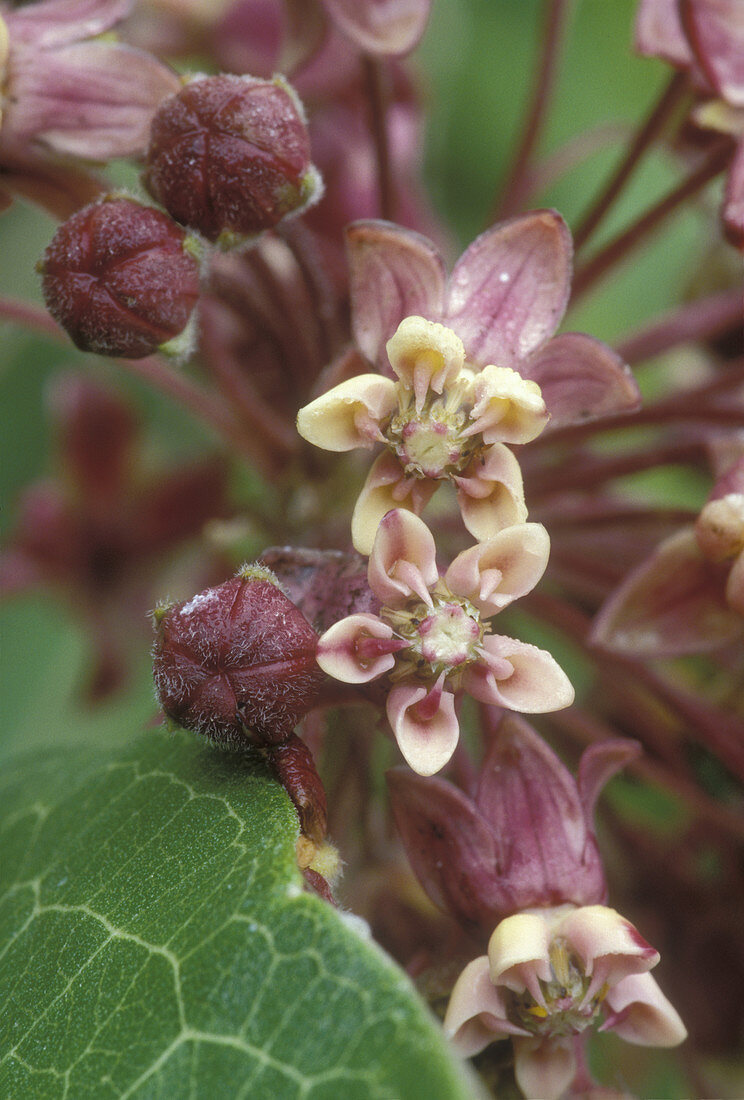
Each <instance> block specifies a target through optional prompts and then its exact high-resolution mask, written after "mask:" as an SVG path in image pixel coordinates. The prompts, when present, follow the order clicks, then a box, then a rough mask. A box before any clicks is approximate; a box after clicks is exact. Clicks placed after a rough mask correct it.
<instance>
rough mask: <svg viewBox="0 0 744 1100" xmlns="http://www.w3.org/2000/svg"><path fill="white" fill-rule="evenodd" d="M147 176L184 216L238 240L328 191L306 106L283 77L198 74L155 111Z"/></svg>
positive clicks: (222, 238)
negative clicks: (313, 158) (314, 154)
mask: <svg viewBox="0 0 744 1100" xmlns="http://www.w3.org/2000/svg"><path fill="white" fill-rule="evenodd" d="M144 183H145V186H146V187H147V189H148V191H149V192H150V194H151V195H152V196H153V198H155V199H156V200H157V201H158V202H160V203H162V205H163V206H164V207H165V208H166V210H167V211H168V212H169V213H170V214H171V215H172V216H173V217H174V218H175V219H176V220H177V221H179V222H181V223H183V224H184V225H187V226H189V227H191V228H192V229H195V230H198V232H199V233H201V234H203V236H205V237H206V238H207V239H208V240H210V241H219V242H220V243H221V244H223V243H232V241H233V240H234V238H235V237H237V238H242V237H246V236H252V235H253V234H256V233H259V232H261V231H262V230H264V229H269V228H271V227H272V226H274V225H276V224H277V222H279V221H281V219H282V218H283V217H285V216H286V215H287V214H291V213H293V212H297V211H299V210H302V209H303V208H304V207H306V206H307V205H308V204H309V203H310V202H311V201H312V200H313V199H316V198H318V197H319V196H320V187H321V185H320V178H319V176H318V173H317V171H316V170H315V168H313V166H312V165H311V163H310V139H309V137H308V132H307V128H306V126H305V120H304V117H303V112H302V107H301V104H300V102H299V100H298V99H297V97H296V95H295V93H294V92H293V90H292V89H291V88H290V86H289V85H288V84H287V83H286V82H285V81H284V80H282V79H281V78H280V77H275V78H274V79H273V80H259V79H257V78H255V77H251V76H226V75H222V76H209V77H197V78H195V79H194V80H191V81H190V82H189V83H188V84H186V85H185V87H184V88H182V89H181V91H180V92H179V93H178V94H177V95H175V96H171V97H170V98H169V99H166V100H165V101H164V102H163V104H162V106H161V107H160V110H159V111H158V113H157V114H156V116H155V119H154V121H153V125H152V130H151V139H150V147H149V150H148V153H147V167H146V169H145V173H144Z"/></svg>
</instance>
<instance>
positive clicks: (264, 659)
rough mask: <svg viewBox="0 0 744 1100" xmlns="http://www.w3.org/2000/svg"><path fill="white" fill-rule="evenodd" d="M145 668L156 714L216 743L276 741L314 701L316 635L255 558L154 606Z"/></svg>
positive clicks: (319, 677) (319, 679)
mask: <svg viewBox="0 0 744 1100" xmlns="http://www.w3.org/2000/svg"><path fill="white" fill-rule="evenodd" d="M154 621H155V631H156V636H155V644H154V647H153V671H154V677H155V688H156V691H157V695H158V699H159V700H160V704H161V706H162V708H163V710H164V711H165V713H166V715H167V716H168V717H169V718H171V719H173V720H174V721H175V722H178V723H179V725H181V726H184V727H185V728H186V729H191V730H194V731H195V732H197V733H202V734H204V735H205V736H206V737H209V738H210V739H211V740H214V741H218V742H220V743H222V744H230V743H234V744H241V743H242V744H245V743H247V742H255V741H259V742H260V743H261V744H263V745H266V744H268V745H276V744H279V743H281V742H285V741H286V740H287V739H288V738H289V737H290V735H291V733H292V729H293V727H294V726H295V725H296V724H297V722H298V721H299V720H300V718H302V717H303V715H305V714H306V713H307V711H308V710H310V708H311V707H312V706H313V704H314V703H315V701H316V699H317V696H318V690H319V687H320V684H321V682H322V680H323V675H322V673H321V672H320V670H319V669H318V666H317V665H316V663H315V649H316V644H317V635H316V634H315V631H314V630H313V629H312V627H311V626H310V624H309V623H308V622H307V620H306V619H305V617H304V616H303V615H302V613H301V612H300V611H298V610H297V608H296V607H295V606H294V604H293V603H292V602H291V601H290V600H289V599H287V597H286V596H285V595H284V593H283V592H282V590H281V589H280V588H279V585H278V582H277V580H276V577H275V576H274V574H273V573H272V572H271V570H269V569H266V568H265V567H264V566H260V565H257V566H243V568H242V569H241V570H240V572H239V573H238V574H237V576H236V577H233V578H232V579H231V580H229V581H225V582H224V583H223V584H220V585H218V586H217V587H216V588H208V589H207V590H206V591H205V592H200V593H199V594H198V595H196V596H194V597H193V599H191V600H189V601H188V602H187V603H181V604H176V605H174V606H171V607H168V606H164V607H160V608H157V609H156V610H155V613H154Z"/></svg>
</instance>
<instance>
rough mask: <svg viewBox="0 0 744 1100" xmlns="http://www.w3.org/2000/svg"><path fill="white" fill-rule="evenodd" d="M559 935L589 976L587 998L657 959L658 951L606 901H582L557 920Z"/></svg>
mask: <svg viewBox="0 0 744 1100" xmlns="http://www.w3.org/2000/svg"><path fill="white" fill-rule="evenodd" d="M560 936H561V937H562V938H565V940H566V942H567V943H568V944H569V945H570V947H571V948H572V949H573V950H574V951H575V952H576V954H577V955H578V957H579V958H580V959H581V960H582V962H583V964H584V972H585V973H586V974H587V976H591V979H592V980H591V983H590V985H589V989H588V990H587V993H586V1000H587V1001H588V1000H590V999H591V998H592V997H593V996H594V995H595V994H596V993H597V992H598V990H599V989H600V988H601V986H603V985H604V984H605V982H606V983H607V985H609V986H613V985H617V983H618V982H620V981H622V979H623V978H626V977H628V975H630V974H642V973H644V972H645V971H646V970H651V968H652V967H654V966H656V964H657V962H658V961H659V952H658V951H656V950H655V948H653V947H652V946H651V944H650V943H647V942H646V940H644V938H643V936H641V934H640V932H639V931H638V930H637V929H636V928H635V927H634V926H633V925H632V924H631V923H630V921H627V920H626V919H625V917H622V916H620V914H619V913H617V912H616V911H615V910H614V909H609V908H608V907H607V906H606V905H584V906H581V908H579V909H574V910H572V911H571V912H569V913H567V914H566V916H565V917H564V918H563V920H562V921H561V924H560Z"/></svg>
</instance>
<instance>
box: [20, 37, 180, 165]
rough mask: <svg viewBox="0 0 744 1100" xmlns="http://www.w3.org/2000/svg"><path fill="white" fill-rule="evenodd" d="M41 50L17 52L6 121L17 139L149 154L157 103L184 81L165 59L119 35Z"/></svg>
mask: <svg viewBox="0 0 744 1100" xmlns="http://www.w3.org/2000/svg"><path fill="white" fill-rule="evenodd" d="M18 52H19V53H20V51H18ZM43 57H44V60H43V64H42V63H41V62H40V60H39V55H38V54H37V53H36V52H35V51H33V50H24V51H23V56H22V57H18V56H17V57H16V60H15V65H14V73H13V103H12V105H10V106H9V108H8V110H7V111H6V113H5V114H4V116H3V127H4V129H5V130H6V131H9V136H10V135H12V137H13V138H14V139H16V140H31V139H35V140H41V141H43V142H44V143H45V144H46V145H48V146H50V147H51V148H53V149H54V151H55V152H57V153H62V154H69V155H71V156H76V157H84V158H85V159H87V160H108V159H109V158H111V157H124V156H131V155H134V154H143V153H144V152H145V150H146V149H147V143H148V141H149V135H150V124H151V122H152V118H153V115H154V114H155V111H156V110H157V107H158V106H159V104H160V103H161V102H162V100H163V99H164V98H166V97H167V96H170V95H173V94H175V92H177V91H178V90H179V88H180V87H181V84H180V81H179V78H178V76H177V75H176V73H174V72H173V71H172V70H171V69H169V68H167V66H165V65H163V64H162V63H161V62H159V61H157V60H156V59H155V58H154V57H152V56H151V55H150V54H147V53H145V52H144V51H142V50H136V49H134V48H132V47H130V46H124V45H122V44H121V43H118V42H105V41H91V42H81V43H76V44H74V45H71V46H65V47H63V48H61V49H58V50H49V51H47V52H46V53H44V55H43Z"/></svg>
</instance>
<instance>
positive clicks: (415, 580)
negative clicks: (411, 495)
mask: <svg viewBox="0 0 744 1100" xmlns="http://www.w3.org/2000/svg"><path fill="white" fill-rule="evenodd" d="M367 579H368V581H369V586H370V588H371V589H372V591H373V592H374V594H375V595H376V596H377V598H378V599H379V600H380V601H381V603H383V604H386V605H387V606H388V607H404V606H405V604H406V603H407V602H408V601H409V600H410V598H411V596H414V595H415V596H418V597H419V599H420V600H423V601H424V603H427V604H429V605H430V604H431V596H430V595H429V588H431V587H432V585H434V584H436V582H437V580H438V579H439V570H438V569H437V562H436V546H435V544H434V536H433V535H432V533H431V531H430V530H429V528H428V527H427V526H426V524H425V523H424V521H423V520H421V519H419V517H418V516H416V515H414V514H413V512H408V511H406V510H405V509H403V508H395V509H394V510H393V511H391V512H388V513H387V514H386V515H385V516H384V517H383V519H382V521H381V522H380V526H379V527H378V528H377V534H376V535H375V543H374V546H373V547H372V553H371V554H370V558H369V567H368V571H367Z"/></svg>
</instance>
